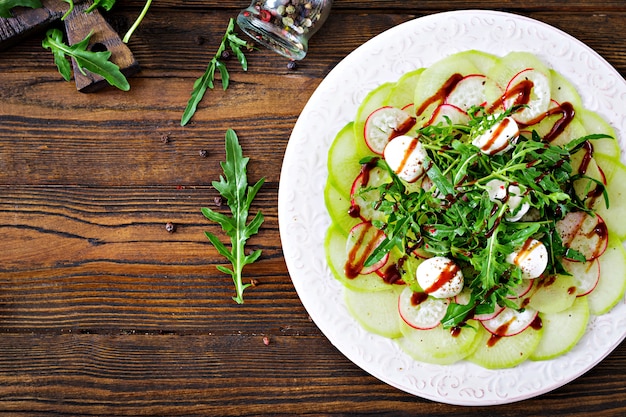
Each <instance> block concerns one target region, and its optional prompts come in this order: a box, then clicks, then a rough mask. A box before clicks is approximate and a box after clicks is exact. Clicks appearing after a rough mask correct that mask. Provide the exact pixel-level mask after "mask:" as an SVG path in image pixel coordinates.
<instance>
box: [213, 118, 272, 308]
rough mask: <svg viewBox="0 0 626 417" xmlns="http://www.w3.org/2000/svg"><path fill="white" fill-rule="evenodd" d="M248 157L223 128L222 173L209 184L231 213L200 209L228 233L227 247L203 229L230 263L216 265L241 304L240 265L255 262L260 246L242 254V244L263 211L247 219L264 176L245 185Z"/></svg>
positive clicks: (255, 229)
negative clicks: (249, 219)
mask: <svg viewBox="0 0 626 417" xmlns="http://www.w3.org/2000/svg"><path fill="white" fill-rule="evenodd" d="M248 161H249V158H247V157H245V158H244V156H243V151H242V149H241V146H240V145H239V139H238V138H237V135H236V133H235V132H234V131H233V130H230V129H229V130H228V131H227V132H226V161H224V162H222V163H221V166H222V169H223V170H224V176H220V180H219V181H213V183H212V184H213V186H214V187H215V189H216V190H217V191H218V192H219V193H220V195H221V196H222V197H223V198H225V199H226V202H227V204H228V206H229V207H230V211H231V214H232V216H227V215H225V214H222V213H219V212H216V211H214V210H211V209H210V208H207V207H203V208H202V209H201V211H202V214H204V216H205V217H206V218H207V219H209V220H211V221H213V222H216V223H219V224H220V225H221V226H222V230H223V231H224V232H225V233H226V234H227V235H228V236H229V237H230V242H231V247H230V249H228V248H227V247H226V245H224V244H223V243H222V242H221V241H220V240H219V239H218V238H217V236H215V235H214V234H212V233H209V232H206V233H205V235H206V236H207V238H208V239H209V241H210V242H211V243H212V244H213V246H214V247H215V248H216V249H217V251H218V252H219V253H220V254H221V255H222V256H224V257H225V258H226V259H227V260H228V261H229V262H230V263H231V265H232V269H229V268H227V267H224V266H218V267H217V268H218V269H219V270H220V271H221V272H224V273H226V274H229V275H230V276H231V278H232V280H233V283H234V284H235V291H236V295H235V296H234V297H233V300H235V301H236V302H237V303H238V304H243V292H244V290H245V289H246V288H248V287H249V286H250V284H244V283H243V280H242V271H243V268H244V266H246V265H248V264H251V263H253V262H255V261H256V260H257V259H258V258H259V256H261V251H260V250H256V251H254V252H252V253H251V254H249V255H246V254H245V251H244V249H245V245H246V242H247V240H248V238H249V237H250V236H252V235H255V234H256V233H258V231H259V228H260V227H261V224H262V223H263V220H264V217H263V214H262V213H261V212H260V211H259V212H257V214H256V215H255V216H254V218H253V219H252V220H251V221H250V222H248V214H249V210H250V206H251V204H252V201H253V200H254V197H255V196H256V194H257V192H258V191H259V189H260V188H261V186H262V185H263V183H264V182H265V179H264V178H261V179H260V180H259V181H258V182H257V183H256V184H254V185H253V186H249V185H248V178H247V172H246V167H247V165H248Z"/></svg>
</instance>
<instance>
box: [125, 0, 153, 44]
mask: <svg viewBox="0 0 626 417" xmlns="http://www.w3.org/2000/svg"><path fill="white" fill-rule="evenodd" d="M150 4H152V0H146V4H144V6H143V10H142V11H141V14H139V17H138V18H137V20H135V23H133V25H132V26H131V27H130V29H128V32H126V35H124V39H123V40H122V41H123V42H124V43H128V41H129V40H130V37H131V36H132V35H133V33H134V32H135V30H136V29H137V28H138V27H139V25H140V24H141V21H142V20H143V18H144V17H145V16H146V13H148V9H149V8H150Z"/></svg>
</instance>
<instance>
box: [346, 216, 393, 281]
mask: <svg viewBox="0 0 626 417" xmlns="http://www.w3.org/2000/svg"><path fill="white" fill-rule="evenodd" d="M385 237H386V236H385V233H384V232H383V231H382V230H380V229H377V228H375V227H374V226H373V225H372V224H371V223H370V222H362V223H359V224H357V225H356V226H354V227H353V228H352V229H351V230H350V233H349V234H348V241H347V242H346V252H347V254H348V260H347V261H346V265H345V271H344V272H345V273H346V276H347V277H348V278H356V277H357V276H358V275H359V274H361V275H366V274H370V273H372V272H376V271H377V270H379V269H380V268H382V267H383V265H385V264H386V263H387V259H388V258H389V254H386V255H385V256H384V257H383V258H382V259H381V260H380V261H378V262H376V263H375V264H373V265H371V266H367V267H366V266H365V261H366V260H367V258H368V257H369V256H370V255H371V254H372V253H373V252H374V250H375V249H376V248H377V247H378V246H380V244H381V243H382V242H383V240H384V239H385Z"/></svg>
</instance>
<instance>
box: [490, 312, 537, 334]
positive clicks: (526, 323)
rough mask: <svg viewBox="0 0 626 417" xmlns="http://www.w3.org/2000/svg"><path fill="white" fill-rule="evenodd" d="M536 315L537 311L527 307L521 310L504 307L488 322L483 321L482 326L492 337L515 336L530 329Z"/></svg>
mask: <svg viewBox="0 0 626 417" xmlns="http://www.w3.org/2000/svg"><path fill="white" fill-rule="evenodd" d="M537 314H538V312H537V310H534V309H532V308H528V307H527V308H525V309H523V310H515V309H512V308H509V307H506V308H505V309H504V310H502V312H500V314H498V315H497V316H495V317H494V318H492V319H490V320H485V321H483V322H482V324H483V326H484V327H485V329H487V330H488V331H489V333H491V334H493V335H496V336H501V337H508V336H515V335H516V334H520V333H521V332H523V331H524V330H526V329H527V328H528V327H530V325H531V324H533V322H534V321H535V320H536V319H537Z"/></svg>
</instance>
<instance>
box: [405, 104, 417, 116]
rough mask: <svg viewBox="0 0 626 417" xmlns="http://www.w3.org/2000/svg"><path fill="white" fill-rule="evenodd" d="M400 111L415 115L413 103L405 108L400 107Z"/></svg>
mask: <svg viewBox="0 0 626 417" xmlns="http://www.w3.org/2000/svg"><path fill="white" fill-rule="evenodd" d="M402 110H403V111H405V112H407V113H408V114H415V106H414V105H413V103H411V104H407V105H406V106H404V107H402Z"/></svg>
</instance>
